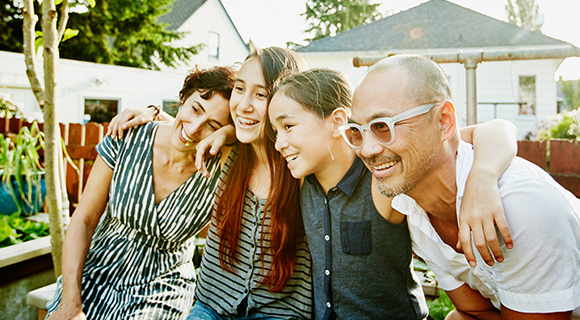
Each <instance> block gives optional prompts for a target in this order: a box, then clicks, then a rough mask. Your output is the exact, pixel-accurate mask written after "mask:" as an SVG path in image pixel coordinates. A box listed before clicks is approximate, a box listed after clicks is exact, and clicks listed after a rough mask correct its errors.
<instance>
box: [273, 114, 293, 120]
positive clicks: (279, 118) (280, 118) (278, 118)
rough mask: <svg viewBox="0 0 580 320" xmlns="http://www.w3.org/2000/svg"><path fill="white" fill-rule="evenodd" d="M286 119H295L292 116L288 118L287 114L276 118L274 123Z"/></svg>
mask: <svg viewBox="0 0 580 320" xmlns="http://www.w3.org/2000/svg"><path fill="white" fill-rule="evenodd" d="M288 118H296V117H294V116H289V115H287V114H281V115H279V116H277V117H276V121H280V120H284V119H288Z"/></svg>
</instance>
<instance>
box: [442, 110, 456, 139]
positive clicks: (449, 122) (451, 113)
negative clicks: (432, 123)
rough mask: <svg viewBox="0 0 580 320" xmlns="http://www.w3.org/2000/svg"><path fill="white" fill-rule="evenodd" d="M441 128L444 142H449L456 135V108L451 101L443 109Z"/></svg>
mask: <svg viewBox="0 0 580 320" xmlns="http://www.w3.org/2000/svg"><path fill="white" fill-rule="evenodd" d="M439 126H440V130H441V138H442V140H443V141H447V140H449V139H450V138H451V137H452V136H453V135H454V134H455V131H457V117H456V115H455V106H454V105H453V103H452V102H451V101H448V100H447V101H445V104H444V105H443V106H442V107H441V111H440V118H439Z"/></svg>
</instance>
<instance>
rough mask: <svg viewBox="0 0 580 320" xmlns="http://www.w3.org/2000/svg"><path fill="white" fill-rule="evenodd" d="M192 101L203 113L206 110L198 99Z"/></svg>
mask: <svg viewBox="0 0 580 320" xmlns="http://www.w3.org/2000/svg"><path fill="white" fill-rule="evenodd" d="M192 100H193V99H192ZM193 102H194V103H195V104H196V105H197V106H198V107H199V108H200V109H201V111H203V113H206V112H207V111H205V108H204V107H203V106H202V105H201V103H199V101H195V100H193Z"/></svg>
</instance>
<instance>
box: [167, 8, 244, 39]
mask: <svg viewBox="0 0 580 320" xmlns="http://www.w3.org/2000/svg"><path fill="white" fill-rule="evenodd" d="M206 2H207V0H177V1H175V3H174V4H173V9H172V11H171V12H169V13H167V14H165V15H163V16H161V17H159V21H160V22H165V23H168V24H169V30H177V29H178V28H179V27H180V26H181V25H182V24H183V23H184V22H185V21H187V19H189V18H190V17H191V15H193V14H194V13H195V11H197V9H199V8H200V7H201V6H202V5H203V4H204V3H206ZM218 3H219V5H220V6H221V8H222V9H223V10H224V12H225V14H226V16H227V17H228V20H229V21H230V23H231V25H232V27H233V28H234V30H235V32H236V34H237V36H238V38H239V39H240V41H242V43H244V45H245V42H244V39H243V38H242V35H241V34H240V32H239V31H238V28H237V27H236V25H235V24H234V22H233V21H232V18H231V17H230V14H229V13H228V11H227V10H226V8H225V7H224V4H223V3H222V2H221V0H218Z"/></svg>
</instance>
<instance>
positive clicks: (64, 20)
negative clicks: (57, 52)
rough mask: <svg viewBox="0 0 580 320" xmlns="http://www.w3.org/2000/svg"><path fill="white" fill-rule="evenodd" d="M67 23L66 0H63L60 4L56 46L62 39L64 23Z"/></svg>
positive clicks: (64, 28)
mask: <svg viewBox="0 0 580 320" xmlns="http://www.w3.org/2000/svg"><path fill="white" fill-rule="evenodd" d="M67 23H68V0H63V1H62V3H61V4H60V22H59V23H58V38H57V42H56V43H57V46H58V44H60V42H61V41H62V37H63V36H64V31H65V30H66V24H67Z"/></svg>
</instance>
